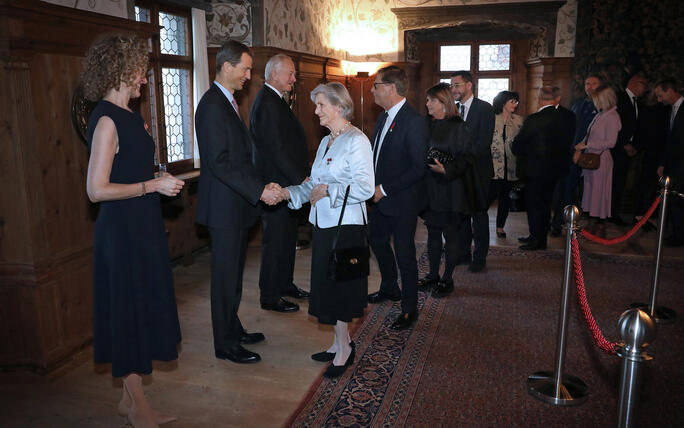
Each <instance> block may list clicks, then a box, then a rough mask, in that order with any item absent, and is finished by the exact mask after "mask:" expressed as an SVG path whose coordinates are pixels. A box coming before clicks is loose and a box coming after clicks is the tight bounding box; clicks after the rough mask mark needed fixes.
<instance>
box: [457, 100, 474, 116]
mask: <svg viewBox="0 0 684 428" xmlns="http://www.w3.org/2000/svg"><path fill="white" fill-rule="evenodd" d="M473 98H475V96H474V95H471V96H470V98H468V99H467V100H465V101H464V102H459V103H457V104H458V105H459V107H458V108H459V114H460V108H461V107H460V106H463V107H464V110H463V117H462V118H461V119H463V121H465V120H466V119H467V118H468V112H469V111H470V106H471V105H472V104H473Z"/></svg>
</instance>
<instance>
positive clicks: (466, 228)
mask: <svg viewBox="0 0 684 428" xmlns="http://www.w3.org/2000/svg"><path fill="white" fill-rule="evenodd" d="M461 220H462V221H461V222H460V224H459V230H460V233H459V236H460V243H461V248H462V253H463V254H470V243H471V242H473V243H474V244H475V249H474V250H473V253H472V254H473V263H485V262H486V261H487V253H488V252H489V214H488V213H487V211H486V210H485V211H478V212H476V213H475V214H473V215H472V216H463V217H462V219H461Z"/></svg>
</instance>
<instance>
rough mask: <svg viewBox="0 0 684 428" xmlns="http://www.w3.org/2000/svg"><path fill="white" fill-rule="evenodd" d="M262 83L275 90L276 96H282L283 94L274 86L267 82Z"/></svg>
mask: <svg viewBox="0 0 684 428" xmlns="http://www.w3.org/2000/svg"><path fill="white" fill-rule="evenodd" d="M264 85H266V86H268V87H269V88H271V89H272V90H273V92H275V93H276V94H278V96H279V97H280V98H282V97H283V94H281V93H280V91H279V90H277V89H276V88H274V87H273V86H272V85H269V84H268V82H264Z"/></svg>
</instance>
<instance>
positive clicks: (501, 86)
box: [477, 78, 508, 104]
mask: <svg viewBox="0 0 684 428" xmlns="http://www.w3.org/2000/svg"><path fill="white" fill-rule="evenodd" d="M507 90H508V78H504V79H478V81H477V97H478V98H479V99H481V100H484V101H487V102H488V103H489V104H491V103H492V100H494V97H495V96H496V94H498V93H499V92H501V91H507Z"/></svg>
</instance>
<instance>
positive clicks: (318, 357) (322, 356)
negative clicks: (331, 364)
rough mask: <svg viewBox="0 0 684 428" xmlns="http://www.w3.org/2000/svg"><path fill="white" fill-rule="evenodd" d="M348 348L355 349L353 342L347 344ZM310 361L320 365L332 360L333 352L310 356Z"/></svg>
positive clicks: (317, 353) (333, 357)
mask: <svg viewBox="0 0 684 428" xmlns="http://www.w3.org/2000/svg"><path fill="white" fill-rule="evenodd" d="M349 346H351V347H352V349H354V348H356V345H355V344H354V341H351V342H349ZM311 359H312V360H314V361H320V362H321V363H325V362H328V361H332V360H333V359H335V353H334V352H328V351H323V352H316V353H315V354H312V355H311Z"/></svg>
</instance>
